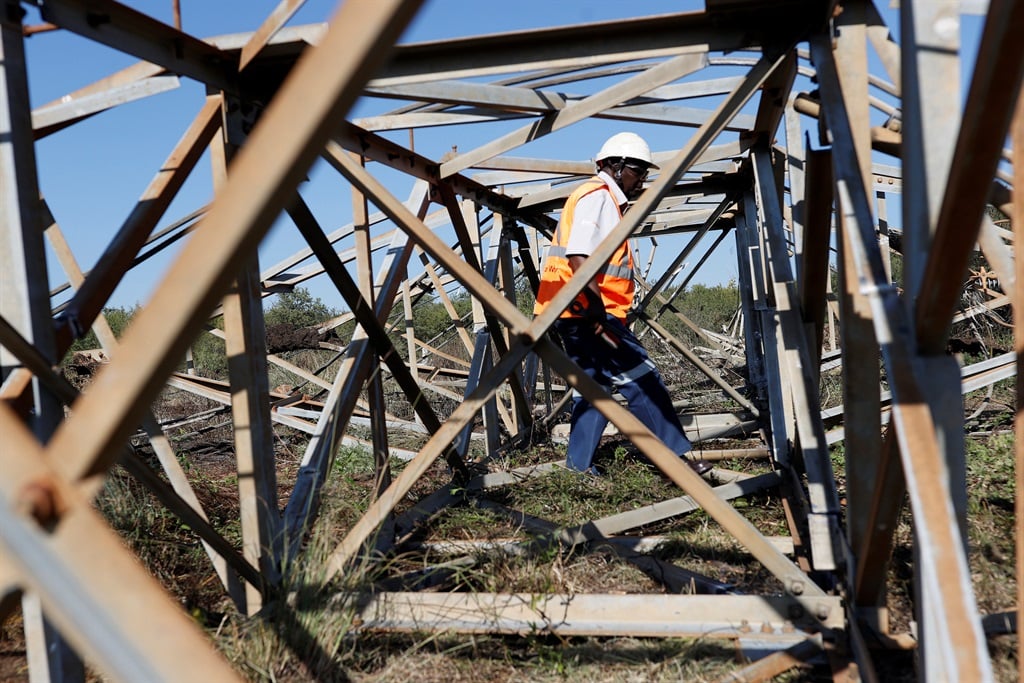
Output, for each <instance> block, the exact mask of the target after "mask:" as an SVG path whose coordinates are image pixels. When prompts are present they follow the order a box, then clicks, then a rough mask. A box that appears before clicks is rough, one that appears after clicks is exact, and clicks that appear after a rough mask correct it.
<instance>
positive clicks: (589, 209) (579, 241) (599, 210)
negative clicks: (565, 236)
mask: <svg viewBox="0 0 1024 683" xmlns="http://www.w3.org/2000/svg"><path fill="white" fill-rule="evenodd" d="M618 222H619V210H618V207H617V206H615V204H614V202H613V200H612V196H611V193H609V192H607V191H605V190H598V191H596V192H591V193H590V194H585V195H583V196H582V197H580V199H579V201H578V202H576V208H575V209H574V211H573V221H572V228H571V229H570V231H569V240H568V242H567V243H566V245H565V253H566V255H568V256H577V255H578V256H590V255H591V254H592V253H594V250H595V249H597V245H599V244H600V243H601V240H603V239H604V238H605V237H606V236H607V235H608V233H609V232H611V231H612V230H613V229H614V228H615V226H616V225H618Z"/></svg>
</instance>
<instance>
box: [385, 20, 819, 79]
mask: <svg viewBox="0 0 1024 683" xmlns="http://www.w3.org/2000/svg"><path fill="white" fill-rule="evenodd" d="M825 4H826V3H787V4H785V5H782V4H776V5H774V6H773V7H771V8H769V7H762V8H755V7H751V8H747V11H744V12H741V13H729V14H728V15H727V16H723V15H720V14H717V13H710V12H708V13H705V12H690V13H681V14H667V15H666V14H663V15H659V16H652V17H641V18H637V19H620V20H616V21H609V22H602V23H592V24H584V25H581V26H569V27H557V28H547V29H531V30H529V31H518V32H510V33H498V34H492V35H484V36H475V37H471V38H460V39H455V40H445V41H438V42H431V43H418V44H410V45H403V46H400V47H399V48H398V50H396V52H395V55H394V57H393V58H392V59H391V60H390V61H389V62H388V64H387V66H386V67H385V68H384V69H382V71H381V73H380V74H379V75H378V77H377V78H376V79H375V81H374V83H375V84H380V85H390V84H392V83H402V82H415V81H425V80H437V79H442V78H459V77H463V76H481V75H487V74H493V73H509V72H520V71H525V70H527V69H544V68H547V69H550V68H556V67H560V66H568V65H583V66H597V65H600V64H608V63H612V62H620V61H627V60H631V59H642V58H649V57H659V56H668V55H673V56H674V55H678V54H681V53H684V52H708V51H713V52H717V51H733V50H739V49H743V48H747V47H754V46H757V45H760V44H764V43H772V44H777V43H778V42H786V41H787V40H788V39H789V37H790V36H798V35H801V34H802V33H804V32H805V31H806V30H807V29H808V28H809V27H811V26H814V25H818V24H820V23H822V22H823V21H824V20H825V19H826V17H825V7H824V6H825ZM538 46H541V49H538Z"/></svg>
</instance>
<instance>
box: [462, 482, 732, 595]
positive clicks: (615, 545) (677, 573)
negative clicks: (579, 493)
mask: <svg viewBox="0 0 1024 683" xmlns="http://www.w3.org/2000/svg"><path fill="white" fill-rule="evenodd" d="M477 505H478V506H479V507H481V508H484V509H487V510H493V511H496V512H498V513H499V514H501V515H502V516H504V517H506V518H508V519H509V520H510V521H511V522H512V523H513V524H515V526H516V527H517V528H525V529H526V530H528V531H531V532H534V533H537V534H540V535H539V537H538V538H535V539H534V540H533V541H532V543H531V545H534V546H540V547H544V546H546V545H550V544H551V543H552V542H557V543H562V544H565V545H568V546H575V545H578V544H582V543H589V547H590V549H592V550H607V551H610V552H612V553H614V554H615V555H617V556H618V557H619V558H621V559H622V560H624V561H626V562H628V563H630V564H631V565H633V566H634V567H636V568H637V569H639V570H640V571H642V572H643V573H644V574H647V575H648V576H649V577H650V578H652V579H653V580H654V581H657V582H658V583H660V584H662V585H663V586H664V587H665V589H666V590H667V591H669V592H670V593H683V592H685V591H688V590H693V591H694V592H697V593H712V594H723V593H729V592H731V591H733V590H734V588H735V587H734V586H732V585H731V584H727V583H722V582H721V581H716V580H714V579H711V578H709V577H707V576H704V575H703V574H698V573H697V572H694V571H690V570H689V569H684V568H682V567H679V566H677V565H675V564H673V563H672V562H668V561H666V560H662V559H659V558H655V557H651V556H650V555H648V554H646V553H643V552H640V551H638V550H637V547H638V546H639V540H638V539H635V538H634V539H626V538H608V537H607V536H605V535H604V534H602V533H601V532H600V531H598V530H597V529H594V528H593V527H591V526H589V525H583V526H582V527H577V529H575V530H573V531H576V533H566V532H560V530H559V528H558V525H557V524H555V523H554V522H550V521H548V520H546V519H542V518H540V517H534V516H533V515H528V514H526V513H524V512H520V511H518V510H513V509H511V508H508V507H506V506H504V505H501V504H500V503H494V502H492V501H488V500H482V501H478V503H477Z"/></svg>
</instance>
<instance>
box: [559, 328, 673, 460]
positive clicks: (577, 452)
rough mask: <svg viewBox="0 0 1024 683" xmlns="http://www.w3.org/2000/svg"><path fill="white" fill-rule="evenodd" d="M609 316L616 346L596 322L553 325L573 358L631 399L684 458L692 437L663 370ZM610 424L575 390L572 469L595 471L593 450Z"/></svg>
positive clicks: (642, 418) (643, 417) (569, 457)
mask: <svg viewBox="0 0 1024 683" xmlns="http://www.w3.org/2000/svg"><path fill="white" fill-rule="evenodd" d="M607 318H608V319H607V321H606V323H605V329H607V330H608V331H609V332H610V333H611V334H612V335H613V336H614V337H616V338H618V340H619V344H618V348H617V349H616V348H613V347H612V346H611V345H609V344H608V343H606V342H605V341H604V340H603V339H602V338H601V337H599V336H598V335H597V334H596V333H595V328H594V323H592V322H587V321H584V320H581V319H577V318H560V319H559V320H558V321H557V322H556V323H555V328H556V329H557V330H558V334H559V335H560V336H561V337H562V342H563V344H564V345H565V351H566V353H568V354H569V357H570V358H572V359H573V360H574V361H576V363H577V365H579V366H580V367H581V368H583V371H584V372H586V373H587V374H588V375H590V377H592V378H593V379H595V380H596V381H597V382H598V384H600V385H601V386H603V387H604V388H605V389H606V390H608V392H609V393H612V392H613V391H614V390H617V391H618V392H619V393H620V394H621V395H622V397H623V398H625V399H626V401H627V402H628V404H629V410H630V412H632V413H633V415H635V416H636V418H637V419H639V420H640V421H641V422H643V423H644V425H646V426H647V428H648V429H650V430H651V431H652V432H653V433H654V435H655V436H657V437H658V438H659V439H661V440H662V442H663V443H664V444H665V445H666V446H668V447H669V448H671V449H672V450H673V451H674V452H675V453H676V454H677V455H679V456H680V457H682V456H683V455H684V454H685V453H688V452H689V451H690V448H691V445H690V441H689V439H687V438H686V436H685V435H684V434H683V428H682V426H681V425H680V424H679V416H678V415H676V411H675V409H674V408H673V407H672V398H671V397H670V396H669V393H668V389H666V388H665V383H664V382H663V381H662V379H661V374H660V373H659V372H658V369H657V368H656V367H655V365H654V363H653V362H652V361H651V359H650V358H649V357H648V356H647V351H646V350H645V349H644V347H643V346H642V345H641V344H640V341H639V340H638V339H637V338H636V336H634V334H633V333H632V332H630V331H629V328H628V327H626V325H625V324H624V323H623V322H622V321H621V320H619V319H618V318H615V317H612V316H607ZM607 424H608V419H607V418H606V417H605V416H604V415H602V414H601V412H600V411H599V410H598V409H597V408H595V407H594V406H593V405H591V404H590V402H589V401H587V400H585V399H584V398H583V397H582V396H581V395H580V394H579V392H577V391H575V390H574V391H573V403H572V418H571V420H570V423H569V427H570V430H569V448H568V452H567V454H566V465H567V466H568V467H569V468H570V469H573V470H578V471H580V472H586V471H592V470H591V466H592V461H593V459H594V451H596V450H597V446H598V443H599V442H600V440H601V433H602V432H603V431H604V428H605V426H607Z"/></svg>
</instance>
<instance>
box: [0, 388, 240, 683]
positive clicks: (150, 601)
mask: <svg viewBox="0 0 1024 683" xmlns="http://www.w3.org/2000/svg"><path fill="white" fill-rule="evenodd" d="M0 426H2V431H3V433H4V435H5V439H6V443H7V447H5V448H4V449H2V450H0V461H2V462H3V470H4V474H5V476H4V477H3V478H0V499H2V502H3V505H2V509H3V512H0V545H2V546H4V550H5V552H4V553H3V560H2V562H3V563H4V564H6V565H7V566H8V572H9V570H10V569H11V568H13V569H14V571H15V572H16V573H17V575H18V577H19V582H20V583H21V585H22V586H23V587H24V588H26V589H31V590H32V591H33V592H34V593H36V594H38V595H39V596H40V598H41V599H42V602H43V606H44V608H45V610H46V612H47V615H48V616H49V618H51V619H52V620H53V622H54V623H55V624H56V625H57V627H58V628H60V630H61V632H62V633H63V634H64V635H65V636H66V637H67V638H68V639H69V640H71V641H72V642H73V643H74V645H75V646H76V648H77V649H79V651H81V652H82V653H83V654H85V655H87V656H89V657H90V658H91V659H92V660H93V661H96V662H97V663H98V664H99V666H100V667H101V668H103V669H105V670H106V671H107V672H108V673H110V674H111V675H113V676H115V677H117V678H119V679H121V680H153V681H162V680H177V679H178V678H180V677H181V676H182V675H186V676H187V677H189V678H192V679H207V680H225V681H229V680H239V679H238V677H237V675H236V674H235V673H234V671H233V670H232V669H231V667H230V666H229V665H228V664H227V662H225V661H224V660H223V659H221V657H220V656H219V655H217V654H216V653H215V651H214V648H212V647H210V645H209V643H208V641H207V639H206V637H205V635H204V634H203V633H202V632H201V631H200V630H199V629H198V627H197V626H196V625H195V623H194V622H193V621H192V620H191V619H190V618H189V617H188V616H187V615H186V614H185V613H184V612H183V611H182V610H181V608H180V606H179V605H177V604H176V602H175V601H174V600H172V599H171V598H170V596H168V595H167V593H166V592H164V590H163V588H161V587H160V585H159V584H158V583H157V582H156V580H155V579H153V578H152V577H151V576H150V575H149V574H148V573H146V571H145V570H143V569H142V567H140V566H139V564H138V560H137V558H135V557H134V556H132V555H131V553H130V552H129V551H128V550H127V549H126V548H125V547H124V544H123V541H122V539H120V538H119V537H118V536H117V535H116V534H115V533H114V532H113V531H112V530H111V529H110V527H108V526H107V525H106V523H105V522H104V521H103V519H102V518H101V517H100V515H99V513H97V512H96V511H94V510H93V509H92V506H91V504H90V502H89V499H88V498H86V497H83V496H82V495H80V494H79V493H78V492H77V491H76V490H75V488H74V486H73V485H72V484H71V483H70V482H69V481H68V480H66V479H64V478H63V477H62V476H61V474H60V473H59V472H58V471H57V468H56V467H55V466H54V463H53V462H52V460H51V458H50V456H49V455H48V454H47V453H46V452H44V450H43V448H42V446H41V445H40V444H39V443H38V442H37V441H36V439H35V438H34V437H33V436H32V435H31V434H30V433H29V431H28V429H27V428H26V427H25V426H24V425H23V424H21V422H20V421H19V419H18V418H17V417H16V416H15V415H14V413H13V412H12V411H11V410H10V408H8V407H7V406H6V405H0ZM26 487H29V488H28V489H26ZM32 487H37V488H32ZM33 492H38V493H33ZM26 495H29V496H30V497H29V498H28V499H26V498H25V496H26ZM37 495H45V496H47V497H51V496H52V498H50V502H51V503H52V505H53V507H52V511H53V514H54V515H55V516H54V519H52V520H51V523H52V527H51V528H50V529H49V530H47V529H46V528H44V527H43V526H41V525H40V524H39V523H37V522H36V521H35V520H34V519H32V518H30V517H29V516H28V515H26V514H24V513H19V512H16V509H17V508H18V505H19V504H18V501H19V500H20V501H26V500H31V499H33V497H35V496H37ZM23 504H24V503H22V505H23ZM4 573H5V575H9V574H8V573H7V572H4Z"/></svg>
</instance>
